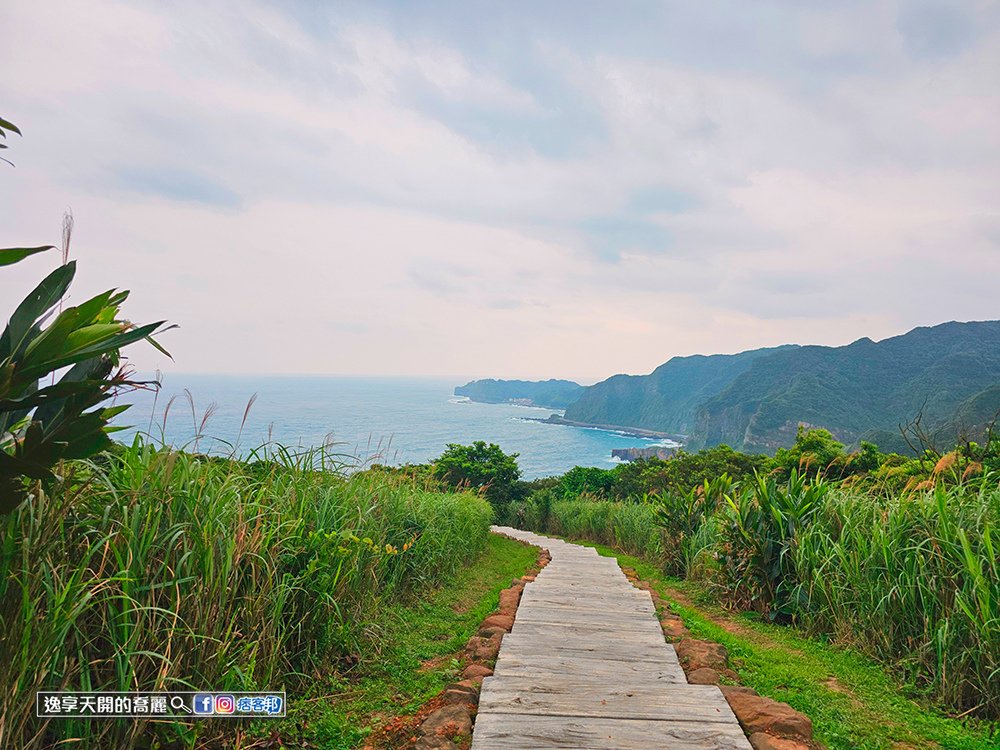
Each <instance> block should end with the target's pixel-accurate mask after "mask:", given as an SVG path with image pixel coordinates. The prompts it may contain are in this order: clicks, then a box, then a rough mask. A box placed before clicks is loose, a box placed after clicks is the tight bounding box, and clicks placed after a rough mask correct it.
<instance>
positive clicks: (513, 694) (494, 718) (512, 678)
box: [472, 527, 750, 750]
mask: <svg viewBox="0 0 1000 750" xmlns="http://www.w3.org/2000/svg"><path fill="white" fill-rule="evenodd" d="M493 530H494V531H496V532H498V533H500V534H505V535H507V536H510V537H512V538H514V539H519V540H521V541H524V542H528V543H529V544H534V545H536V546H539V547H545V548H546V549H548V550H549V552H550V553H551V555H552V561H551V562H550V563H549V564H548V565H547V566H546V567H545V568H544V569H543V570H542V572H541V573H539V574H538V577H537V579H536V580H535V581H534V582H532V583H529V584H527V586H525V589H524V594H523V595H522V597H521V604H520V606H519V607H518V610H517V617H516V619H515V621H514V628H513V630H512V631H511V632H510V633H508V634H507V635H505V636H504V639H503V642H502V644H501V647H500V656H499V658H498V659H497V663H496V668H495V670H494V674H493V676H492V677H487V678H486V680H485V681H484V682H483V688H482V693H481V695H480V698H479V713H478V715H477V717H476V724H475V729H474V731H473V736H472V750H543V749H544V748H575V750H663V749H666V748H670V749H676V750H688V749H692V750H693V749H694V748H697V749H698V750H709V749H711V750H750V743H749V742H748V741H747V739H746V737H745V736H744V734H743V731H742V730H741V729H740V725H739V723H737V721H736V717H735V716H734V715H733V712H732V710H731V709H730V708H729V704H728V703H727V702H726V699H725V698H724V697H723V695H722V693H721V692H720V691H719V689H718V688H717V687H715V686H712V685H689V684H688V683H687V680H686V679H685V677H684V672H683V671H682V670H681V667H680V664H679V663H678V661H677V654H676V653H675V652H674V648H673V646H671V645H670V644H668V643H667V642H666V641H665V640H664V637H663V632H662V631H661V629H660V625H659V622H658V621H657V619H656V613H655V611H654V609H653V602H652V599H650V596H649V594H648V593H647V592H645V591H641V590H639V589H637V588H635V587H633V586H632V585H631V584H630V583H629V582H628V580H627V579H626V578H625V574H624V573H622V571H621V569H620V568H619V567H618V563H617V562H616V561H615V560H614V559H612V558H607V557H601V556H599V555H598V554H597V552H595V551H594V550H593V549H590V548H589V547H581V546H579V545H576V544H569V543H567V542H563V541H561V540H558V539H550V538H548V537H542V536H538V535H537V534H532V533H531V532H527V531H520V530H518V529H511V528H505V527H495V528H494V529H493Z"/></svg>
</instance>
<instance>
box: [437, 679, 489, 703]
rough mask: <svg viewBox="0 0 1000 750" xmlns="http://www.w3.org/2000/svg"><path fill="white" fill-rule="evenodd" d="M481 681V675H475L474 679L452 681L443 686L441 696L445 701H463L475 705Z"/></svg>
mask: <svg viewBox="0 0 1000 750" xmlns="http://www.w3.org/2000/svg"><path fill="white" fill-rule="evenodd" d="M482 681H483V678H482V677H477V678H476V679H475V680H462V681H461V682H453V683H452V684H451V685H448V686H447V687H445V689H444V690H443V691H442V692H441V697H442V698H443V699H444V702H445V703H465V704H468V705H470V706H475V705H477V704H478V703H479V686H480V684H482Z"/></svg>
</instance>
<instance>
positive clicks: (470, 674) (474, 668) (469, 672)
mask: <svg viewBox="0 0 1000 750" xmlns="http://www.w3.org/2000/svg"><path fill="white" fill-rule="evenodd" d="M491 674H493V670H492V669H490V668H489V667H484V666H483V665H482V664H470V665H469V666H467V667H466V668H465V669H463V670H462V679H463V680H470V679H473V678H475V677H479V678H480V679H482V678H483V677H489V676H490V675H491Z"/></svg>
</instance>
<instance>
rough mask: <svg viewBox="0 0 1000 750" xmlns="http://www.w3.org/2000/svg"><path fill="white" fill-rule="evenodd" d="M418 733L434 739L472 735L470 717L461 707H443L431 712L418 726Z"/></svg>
mask: <svg viewBox="0 0 1000 750" xmlns="http://www.w3.org/2000/svg"><path fill="white" fill-rule="evenodd" d="M420 733H421V734H423V735H430V736H436V737H458V736H461V735H469V734H472V717H471V716H470V714H469V709H468V708H467V707H466V706H463V705H452V706H444V707H443V708H439V709H437V710H436V711H433V712H431V713H430V714H429V715H428V716H427V718H426V719H424V723H423V724H421V725H420Z"/></svg>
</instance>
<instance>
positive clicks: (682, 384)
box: [566, 346, 795, 435]
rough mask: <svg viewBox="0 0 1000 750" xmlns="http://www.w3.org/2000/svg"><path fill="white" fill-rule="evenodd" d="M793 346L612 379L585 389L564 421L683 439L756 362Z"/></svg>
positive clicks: (684, 361)
mask: <svg viewBox="0 0 1000 750" xmlns="http://www.w3.org/2000/svg"><path fill="white" fill-rule="evenodd" d="M789 349H795V347H794V346H784V347H777V348H774V349H755V350H753V351H747V352H741V353H740V354H714V355H711V356H704V355H700V354H699V355H695V356H692V357H674V358H673V359H671V360H670V361H669V362H667V363H666V364H663V365H660V366H659V367H657V368H656V369H655V370H654V371H653V372H652V373H650V374H649V375H615V376H614V377H611V378H608V379H607V380H604V381H602V382H600V383H597V384H596V385H592V386H590V387H589V388H586V389H585V390H584V391H583V393H582V394H581V396H580V398H579V400H577V401H576V402H575V403H573V404H571V405H570V406H569V407H567V409H566V419H569V420H572V421H574V422H586V423H588V424H602V425H621V426H623V427H641V428H644V429H648V430H658V431H663V432H672V433H677V434H681V435H684V434H687V433H689V432H690V431H691V430H692V428H693V427H694V423H695V418H696V416H697V410H698V408H699V407H700V406H701V405H702V404H703V403H704V402H705V401H706V400H707V399H709V398H711V397H712V396H715V395H716V394H718V393H719V392H721V391H722V390H723V389H724V388H726V387H727V386H728V385H729V384H730V383H732V382H733V381H734V380H735V379H736V378H737V377H738V376H739V375H741V374H743V373H744V372H746V371H747V370H748V369H749V368H750V366H751V365H752V364H753V362H754V361H755V360H756V359H759V358H761V357H766V356H768V355H771V354H774V353H776V352H780V351H785V350H789Z"/></svg>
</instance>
